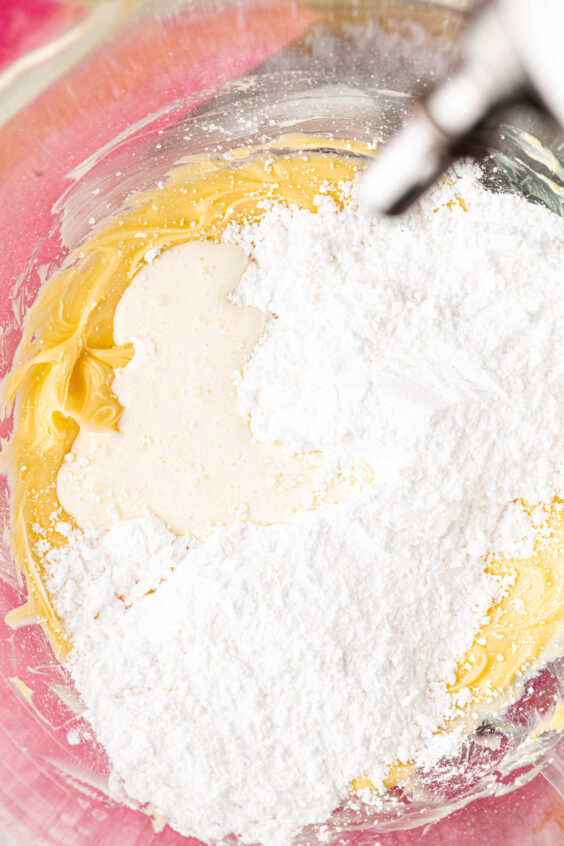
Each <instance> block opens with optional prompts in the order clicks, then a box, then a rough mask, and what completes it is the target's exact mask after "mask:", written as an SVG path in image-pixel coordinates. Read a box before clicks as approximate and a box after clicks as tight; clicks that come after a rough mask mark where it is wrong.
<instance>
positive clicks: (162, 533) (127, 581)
mask: <svg viewBox="0 0 564 846" xmlns="http://www.w3.org/2000/svg"><path fill="white" fill-rule="evenodd" d="M57 529H58V531H59V532H60V533H61V534H65V535H66V536H67V537H68V540H69V543H68V545H67V546H64V547H58V548H54V549H52V550H51V551H50V552H48V553H47V555H46V556H45V557H46V561H47V563H48V565H49V568H48V573H47V577H48V579H49V581H48V588H49V592H50V593H52V594H53V596H54V597H56V603H57V607H58V609H59V611H60V613H61V615H63V616H64V618H65V627H66V630H67V632H68V634H69V635H70V636H71V638H73V639H74V638H76V637H78V635H79V634H80V633H82V634H84V628H83V627H84V625H85V624H87V625H88V626H90V625H91V624H92V623H93V622H94V621H95V620H99V619H103V618H104V617H105V616H106V615H108V616H109V617H110V618H111V616H112V613H115V611H116V609H117V610H118V611H119V610H121V609H122V608H124V607H125V608H127V607H129V606H130V605H131V604H132V603H134V602H135V601H136V600H138V599H140V598H141V597H143V596H144V595H145V594H146V593H147V592H148V591H151V590H154V589H155V588H157V587H158V585H159V583H160V582H161V581H162V580H163V579H164V578H166V577H167V576H170V574H171V573H172V570H173V568H174V567H175V564H176V562H177V561H178V560H180V559H181V558H182V554H183V553H184V552H185V550H186V542H185V540H184V539H181V538H176V537H175V535H173V534H172V533H171V532H169V531H168V529H167V528H166V526H165V525H164V523H163V522H162V521H161V520H159V518H158V517H154V516H149V517H140V518H139V519H136V520H121V521H118V522H116V523H115V524H114V525H113V526H112V527H111V529H110V530H109V531H108V532H105V533H99V532H85V533H83V532H81V531H78V530H71V529H70V527H68V525H67V524H64V523H62V524H59V525H58V526H57ZM195 543H196V542H195V540H194V539H190V544H191V546H194V545H195Z"/></svg>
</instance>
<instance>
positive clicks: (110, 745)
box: [51, 505, 496, 846]
mask: <svg viewBox="0 0 564 846" xmlns="http://www.w3.org/2000/svg"><path fill="white" fill-rule="evenodd" d="M384 531H385V530H384ZM116 532H117V533H119V534H121V535H122V536H124V537H125V535H127V536H128V537H129V539H130V541H131V549H136V548H139V547H140V546H143V545H145V544H148V545H149V546H150V545H152V546H153V548H156V549H157V550H159V553H158V554H159V556H160V561H161V564H160V566H159V567H156V568H155V573H154V575H155V576H158V575H159V573H163V572H168V573H169V575H168V578H166V580H165V581H164V582H162V583H161V584H160V585H158V586H155V590H154V592H152V593H148V594H147V595H145V596H144V597H143V598H140V599H137V601H136V602H135V603H134V604H133V605H132V606H131V607H128V604H127V602H125V603H124V602H122V601H118V600H113V599H112V598H111V597H110V599H109V601H108V598H107V597H106V596H105V595H101V594H99V591H98V587H99V586H100V587H102V586H103V587H105V586H106V584H107V583H108V582H109V572H110V571H109V568H108V564H109V563H110V562H109V561H108V560H104V553H101V554H100V561H101V562H103V564H104V568H105V571H106V573H107V574H108V575H106V576H104V575H103V574H102V573H101V571H100V561H94V560H93V558H92V557H91V556H90V555H89V551H90V549H91V547H92V545H93V544H94V542H95V537H94V535H92V534H91V535H90V536H89V538H88V539H84V540H82V541H81V540H80V539H79V538H78V537H75V538H74V540H73V546H74V550H73V551H70V549H69V548H68V547H67V548H66V549H65V550H62V551H59V552H57V553H56V554H55V553H53V554H52V558H51V564H52V567H53V570H54V573H55V575H54V580H53V589H52V590H53V598H54V600H55V604H56V607H57V610H58V611H59V613H60V614H61V615H62V616H63V620H64V622H65V625H67V626H68V628H69V630H70V631H71V633H72V636H73V641H74V651H73V654H72V656H71V661H70V669H71V671H72V673H73V676H74V678H75V680H76V683H77V686H78V689H79V690H80V691H81V693H82V696H83V698H84V701H85V703H86V706H87V711H86V717H87V718H88V719H89V720H90V721H91V723H92V725H93V726H94V728H95V730H96V734H97V737H98V739H99V740H100V741H101V743H102V744H103V745H104V747H105V748H106V750H107V752H108V753H109V756H110V759H111V761H112V763H113V767H114V776H113V784H114V786H115V787H116V788H118V789H119V790H121V791H123V792H124V793H125V795H126V796H129V797H134V798H135V799H136V800H137V801H138V802H141V803H143V802H151V803H153V804H155V805H157V806H158V807H159V808H160V809H161V810H162V811H163V812H164V813H165V814H166V815H167V817H168V818H169V819H170V821H171V823H172V825H173V826H174V828H176V829H178V830H179V831H180V832H182V833H184V834H187V835H189V834H194V835H197V836H198V837H199V838H202V839H204V840H205V841H209V840H210V839H214V838H221V837H222V836H225V835H227V834H228V833H229V832H232V831H233V832H236V833H239V834H241V835H242V836H243V838H244V840H245V841H247V842H262V843H265V844H280V846H282V844H288V843H289V842H290V840H291V837H292V835H293V834H294V833H296V832H297V831H298V830H299V829H300V827H301V826H302V825H304V824H306V823H308V822H315V821H321V820H323V819H325V818H326V817H328V816H329V814H330V813H331V811H332V810H333V809H334V808H335V807H337V806H338V805H339V804H340V802H341V801H342V800H343V798H344V797H345V796H346V794H347V790H348V785H350V782H351V780H352V779H354V778H355V777H358V776H359V775H362V774H368V775H369V776H370V777H371V778H372V779H373V781H374V782H375V783H376V784H381V782H382V779H383V778H384V777H385V775H386V772H387V767H388V765H389V762H390V761H393V760H395V759H396V758H397V757H399V758H400V759H401V760H406V761H407V760H413V759H415V760H417V761H418V762H420V763H425V762H432V761H434V760H436V758H437V757H439V756H440V754H441V753H442V752H443V751H445V749H450V750H452V748H453V745H455V742H456V739H455V738H454V737H451V738H449V740H448V741H447V742H446V744H445V738H444V737H443V738H440V737H435V736H434V732H435V731H436V729H437V726H438V725H440V724H441V723H442V721H443V718H444V716H445V715H449V714H452V713H453V712H454V710H455V704H454V702H453V700H452V698H451V697H449V696H448V694H447V692H446V689H445V686H444V680H445V679H449V678H452V677H453V674H454V671H455V657H456V654H457V653H460V652H462V651H463V650H464V649H466V648H467V647H469V645H470V642H471V640H472V636H473V634H474V632H475V630H476V627H477V625H478V624H479V622H480V620H481V619H482V618H483V616H484V614H485V613H486V611H487V608H488V606H489V604H490V602H491V598H492V592H494V591H495V590H496V584H495V582H493V580H491V579H489V578H488V577H487V576H485V575H484V574H483V573H480V572H476V571H475V570H473V569H469V568H467V567H466V566H465V562H464V560H463V559H460V561H459V563H458V565H456V564H455V565H454V567H453V568H452V569H451V570H450V572H449V577H448V589H447V587H446V584H445V581H444V578H443V575H442V574H441V571H440V568H438V567H436V568H435V569H434V571H432V572H424V571H423V570H422V565H421V562H420V561H419V560H418V559H415V558H411V557H408V556H401V555H399V556H397V557H396V559H395V560H394V561H393V562H392V561H389V559H388V558H387V557H386V555H385V550H382V549H380V548H379V547H378V546H377V545H375V538H376V541H377V539H378V535H377V534H376V535H374V533H373V532H371V531H370V527H369V526H368V525H367V524H366V521H365V518H364V515H355V510H354V507H352V506H351V505H348V506H345V507H335V506H323V507H321V508H319V509H317V510H316V511H314V512H305V511H302V512H299V513H297V514H295V515H294V516H293V517H292V518H291V519H290V520H289V521H288V522H287V523H286V524H284V525H278V526H258V525H248V526H242V525H236V526H230V527H226V528H221V529H218V530H216V531H215V532H214V533H213V534H212V535H211V537H210V538H209V539H208V540H206V541H205V542H204V543H202V544H201V545H200V546H199V547H197V548H195V549H190V550H188V551H186V550H185V551H184V552H183V553H182V555H179V554H178V549H179V544H178V543H175V541H174V539H173V538H172V537H171V536H170V535H168V533H167V532H166V530H165V529H164V527H163V526H162V524H161V525H159V522H158V521H157V520H156V519H153V520H152V521H151V522H150V523H149V522H147V521H143V520H139V521H135V522H132V523H130V524H128V523H125V522H124V523H121V524H117V526H116V527H115V529H113V530H112V533H113V535H114V536H115V534H116ZM111 543H112V539H111V537H110V536H109V535H103V534H102V535H100V536H99V537H98V544H99V546H100V547H104V548H106V547H107V546H108V544H111ZM185 545H186V544H184V546H185ZM167 549H168V559H169V560H168V562H167V561H166V558H167V552H166V550H167ZM134 555H135V553H130V552H129V551H128V548H127V546H126V545H123V544H122V545H120V546H119V547H117V546H115V547H113V548H112V552H111V567H112V573H113V578H114V580H115V582H114V584H116V583H119V584H120V587H121V589H123V588H124V587H125V589H126V590H131V584H132V578H131V574H132V567H131V563H132V561H133V560H134ZM78 557H79V558H80V561H79V560H78ZM172 571H173V572H172ZM69 573H71V574H73V575H74V577H75V578H72V579H69V578H68V576H69ZM125 574H127V577H125ZM78 575H80V576H81V578H82V582H80V581H79V580H78V579H77V578H76V576H78ZM148 584H149V582H146V583H145V585H146V586H148ZM89 593H92V594H94V595H95V596H97V597H99V599H98V601H96V602H94V601H90V599H87V601H85V597H87V596H88V594H89ZM437 621H440V623H441V624H440V625H437Z"/></svg>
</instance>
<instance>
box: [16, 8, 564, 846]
mask: <svg viewBox="0 0 564 846" xmlns="http://www.w3.org/2000/svg"><path fill="white" fill-rule="evenodd" d="M61 14H62V13H61V7H60V6H59V5H58V4H56V3H52V2H48V0H45V2H43V0H0V62H1V61H2V60H3V61H7V60H9V59H11V58H13V57H15V56H16V55H18V54H19V53H20V52H21V50H22V49H29V47H30V45H35V44H38V43H41V41H42V40H44V39H45V37H48V33H49V32H51V31H54V30H50V29H49V27H51V26H55V25H57V26H58V22H60V21H61V20H62V18H61V17H60V15H61ZM314 17H315V14H314V13H313V12H308V11H305V10H303V9H301V10H300V9H294V10H292V12H291V13H290V6H288V5H280V6H276V5H274V4H268V5H267V4H263V3H258V4H253V5H250V4H246V3H238V4H235V5H232V6H229V7H228V8H225V9H222V10H217V9H215V10H214V11H213V13H212V12H211V11H210V12H207V13H206V12H203V11H201V10H199V11H198V10H194V11H186V12H185V13H184V14H183V15H182V17H181V18H179V19H177V20H176V21H175V23H174V25H171V26H170V27H168V28H163V27H154V28H151V27H144V28H141V29H139V30H138V31H135V30H129V31H127V32H126V33H124V34H123V35H121V36H120V37H119V38H117V39H115V40H114V42H113V43H112V44H108V45H106V46H105V47H104V49H103V51H100V52H98V53H97V54H94V55H93V56H92V57H90V58H89V59H88V61H86V62H84V63H83V64H82V65H81V66H80V67H78V68H77V69H75V70H74V71H73V72H72V73H71V74H70V75H69V76H68V78H67V79H66V80H65V81H64V82H61V83H60V84H58V85H56V86H54V87H53V88H52V89H50V90H49V91H48V92H46V93H45V94H44V95H42V97H41V98H40V100H38V101H37V102H36V103H34V104H33V105H32V106H30V107H29V108H27V109H26V111H25V112H24V113H23V114H22V115H19V116H18V117H17V118H16V119H14V120H13V121H12V123H11V125H9V126H8V127H7V128H6V129H5V130H3V133H2V139H1V144H0V185H1V190H0V214H1V215H2V220H3V244H4V256H3V267H4V270H3V275H2V279H1V284H2V290H3V291H4V292H6V291H10V290H13V287H14V283H15V281H16V280H17V279H18V278H19V277H20V276H21V274H22V273H23V272H24V270H25V268H26V266H27V264H28V262H29V257H30V254H31V252H32V251H33V249H34V248H35V247H36V246H37V245H41V248H40V251H39V253H38V255H37V258H38V260H39V262H40V263H45V262H47V261H49V260H52V259H55V258H57V257H58V255H59V244H58V241H57V238H56V236H54V237H50V236H49V230H50V227H51V225H52V217H51V207H52V205H53V203H54V202H55V201H56V200H57V199H58V198H59V196H60V195H61V194H62V192H63V191H64V189H65V187H66V186H67V184H68V183H67V181H66V179H65V174H66V173H67V172H68V171H69V170H70V169H71V168H72V167H74V166H75V165H77V164H78V163H79V162H81V161H82V160H84V159H85V158H86V157H87V156H89V155H90V154H91V153H93V152H94V151H96V150H97V149H99V147H100V146H102V145H103V144H105V143H107V142H108V141H109V140H110V139H112V138H114V137H115V136H116V134H117V133H118V132H120V131H121V130H123V129H125V128H126V127H127V126H129V125H130V124H131V123H133V122H135V121H136V120H138V119H140V118H142V117H144V116H145V115H146V114H148V113H150V112H151V111H153V110H155V109H158V108H160V107H161V106H163V105H166V104H168V103H170V102H171V101H172V100H173V99H174V98H175V97H180V96H186V95H187V94H189V93H190V92H198V91H200V90H202V89H203V88H206V87H208V86H211V85H215V84H218V83H220V82H223V81H225V80H227V79H232V78H235V77H237V76H238V75H240V74H241V73H243V72H244V71H245V70H247V69H249V68H250V67H251V66H252V65H253V64H255V63H257V62H259V61H261V60H263V59H264V58H266V57H267V56H269V55H270V54H272V53H273V52H274V51H276V50H277V49H279V48H280V47H281V46H283V45H284V44H285V43H287V42H288V41H290V40H291V39H292V38H294V37H296V36H297V35H299V34H300V32H302V31H303V28H304V27H305V26H306V24H307V23H308V22H309V21H310V20H312V19H313V18H314ZM34 23H36V24H37V23H39V24H40V27H39V29H38V28H37V27H34V26H33V24H34ZM243 32H244V38H241V37H239V36H240V35H241V33H243ZM187 45H190V49H189V50H188V49H187ZM218 56H220V57H221V60H220V61H218ZM85 104H87V105H85ZM33 296H34V290H33V288H31V289H30V288H27V287H26V288H24V287H19V288H17V289H16V294H15V296H14V297H12V298H11V299H9V298H8V297H6V296H4V297H3V298H2V300H1V302H0V319H1V320H2V324H3V325H4V326H8V325H9V326H12V327H13V326H14V319H13V318H14V316H16V318H19V316H20V315H21V314H22V313H23V312H24V311H25V309H26V307H27V305H28V304H29V302H30V301H31V300H32V299H33ZM15 322H16V323H17V322H18V319H17V320H16V321H15ZM17 338H18V331H17V328H15V327H14V328H12V329H11V330H10V331H8V332H7V333H5V334H4V335H3V336H2V338H1V340H0V344H1V346H0V355H1V358H2V361H3V363H4V366H5V367H6V366H8V364H9V361H10V358H11V355H12V354H13V350H14V347H15V344H16V342H17ZM5 496H6V492H5V490H3V491H0V497H1V498H2V499H4V500H5ZM14 604H16V599H15V594H14V593H13V592H12V591H11V589H10V588H8V587H7V586H6V585H5V584H4V586H3V587H2V588H1V590H0V644H1V651H0V675H1V676H2V678H3V681H2V685H1V686H0V715H1V717H0V755H1V759H2V766H3V771H4V772H5V773H7V774H9V775H7V776H6V775H4V777H3V778H0V809H4V810H5V811H6V813H4V814H0V825H1V824H2V822H1V821H2V820H9V819H10V818H12V820H11V822H10V823H9V828H8V827H7V826H8V822H4V828H3V829H1V830H0V843H2V846H11V844H12V843H15V844H21V846H28V844H29V846H31V843H34V844H35V846H39V844H56V843H58V844H64V846H86V844H91V843H94V842H96V841H97V840H98V841H99V842H100V843H103V844H104V846H114V844H115V846H128V844H137V845H138V844H149V843H155V844H161V845H162V846H164V844H166V846H180V844H187V843H190V842H192V843H196V841H190V840H188V839H186V838H182V837H180V836H179V835H177V834H175V833H174V832H172V831H171V830H170V829H169V828H166V829H165V830H164V831H163V832H162V833H161V834H159V835H155V834H154V833H153V829H152V826H151V822H150V820H149V819H148V818H147V817H146V816H144V815H142V814H140V813H138V812H135V811H131V810H129V809H127V808H123V807H118V806H116V805H114V804H112V803H111V802H110V801H109V800H107V799H106V798H105V797H103V796H102V795H101V794H100V793H99V792H97V791H96V789H95V788H92V789H90V791H89V792H88V791H87V792H86V793H85V792H84V791H77V790H75V789H74V788H73V787H72V779H73V777H79V778H80V775H81V773H82V772H83V768H84V765H85V764H89V765H92V761H93V760H94V761H95V768H97V769H98V770H99V774H100V777H101V779H102V780H103V777H104V774H105V770H106V765H105V762H104V756H103V754H102V753H101V751H100V750H99V749H97V748H96V745H95V743H93V742H92V741H83V742H81V743H80V744H78V746H76V747H71V746H69V745H68V743H67V742H66V735H67V731H68V729H69V727H70V726H72V725H73V724H74V723H75V722H76V721H75V718H74V715H73V713H72V711H71V710H69V709H68V708H66V707H64V706H62V705H61V703H60V701H59V699H58V697H57V696H56V693H55V692H54V691H53V684H54V682H56V680H57V677H58V675H60V673H61V670H60V669H59V667H58V665H57V663H56V662H55V660H54V658H53V656H52V655H50V654H49V652H48V651H46V649H45V644H44V640H43V638H42V636H41V634H40V632H39V630H38V629H37V627H32V628H27V629H22V630H20V631H17V632H12V631H10V630H9V629H8V628H7V627H6V626H5V623H4V621H3V617H4V612H5V610H6V609H7V608H8V607H12V606H13V605H14ZM14 656H16V657H14ZM22 656H23V657H25V662H23V663H22V666H23V665H24V664H25V665H27V666H28V667H29V666H31V667H33V668H34V669H33V671H28V672H27V673H24V671H22V673H20V677H22V678H24V681H26V683H27V684H28V686H29V687H30V688H31V689H32V690H33V699H34V702H35V703H36V706H37V710H39V711H40V712H41V713H48V714H49V722H48V723H45V722H41V721H38V720H37V718H36V716H35V712H34V711H33V709H32V707H31V706H30V705H29V704H27V703H26V702H25V701H24V699H23V698H22V697H21V695H20V694H19V693H18V692H17V691H16V689H15V688H14V686H13V683H12V682H11V681H10V680H9V679H10V678H11V677H12V676H13V674H14V661H17V662H20V663H21V662H22ZM18 672H19V671H18ZM60 767H62V768H63V770H64V771H65V772H66V773H67V775H66V777H65V779H62V778H61V776H60ZM12 811H13V813H11V812H12ZM14 819H17V820H19V822H14ZM32 831H41V832H42V835H41V839H33V840H31V839H30V832H32ZM340 842H342V843H343V844H351V846H352V844H358V846H361V844H376V843H379V844H380V846H414V844H421V846H488V844H490V846H551V845H552V844H554V846H556V844H563V843H564V802H563V801H562V800H561V798H560V797H559V796H558V795H557V794H556V792H555V791H554V790H553V788H552V787H551V786H550V785H549V784H548V782H547V781H546V780H544V779H543V778H542V777H537V778H536V779H535V780H534V781H532V782H531V783H530V784H529V785H527V786H525V787H523V788H522V789H520V790H517V791H515V792H513V793H511V794H509V795H507V796H505V797H502V798H499V799H484V800H480V801H478V802H475V803H473V804H471V805H469V806H467V807H466V808H464V809H462V810H460V811H458V812H456V813H455V814H453V815H451V816H450V817H449V818H448V819H446V820H444V821H442V822H441V823H438V824H436V825H434V826H432V827H430V828H429V829H428V830H423V829H412V830H410V831H405V832H394V833H389V834H381V835H378V836H377V837H374V836H372V835H367V834H363V833H360V832H356V833H351V834H350V835H348V836H346V837H345V838H343V839H342V840H341V841H340Z"/></svg>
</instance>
